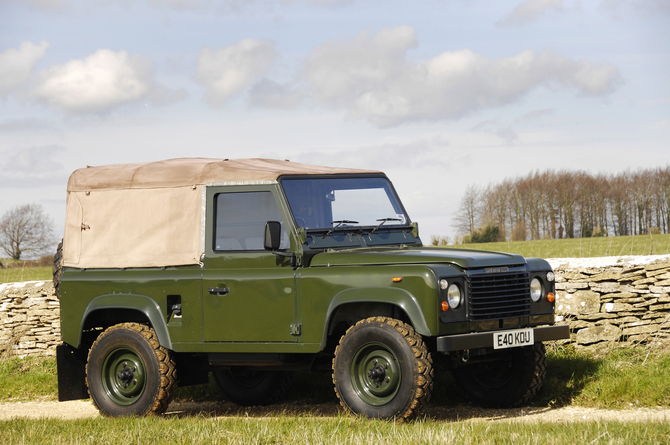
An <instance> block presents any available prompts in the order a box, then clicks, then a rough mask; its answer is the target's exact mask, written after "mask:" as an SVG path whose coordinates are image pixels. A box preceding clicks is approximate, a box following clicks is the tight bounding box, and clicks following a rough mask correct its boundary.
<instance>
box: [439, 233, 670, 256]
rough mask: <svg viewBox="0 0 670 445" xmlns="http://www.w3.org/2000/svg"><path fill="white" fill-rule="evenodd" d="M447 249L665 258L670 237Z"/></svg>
mask: <svg viewBox="0 0 670 445" xmlns="http://www.w3.org/2000/svg"><path fill="white" fill-rule="evenodd" d="M446 247H455V248H460V249H471V250H491V251H496V252H510V253H517V254H520V255H523V256H525V257H539V258H589V257H602V256H620V255H664V254H670V234H665V235H638V236H616V237H598V238H573V239H554V240H535V241H507V242H499V243H478V244H458V245H450V246H446Z"/></svg>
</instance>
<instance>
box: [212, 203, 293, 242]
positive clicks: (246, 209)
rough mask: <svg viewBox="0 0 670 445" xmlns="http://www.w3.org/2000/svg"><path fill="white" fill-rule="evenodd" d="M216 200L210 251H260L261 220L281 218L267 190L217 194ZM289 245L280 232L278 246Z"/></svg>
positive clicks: (263, 223) (261, 237)
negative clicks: (214, 222)
mask: <svg viewBox="0 0 670 445" xmlns="http://www.w3.org/2000/svg"><path fill="white" fill-rule="evenodd" d="M214 200H215V202H216V224H215V229H214V231H215V232H214V250H224V251H225V250H264V249H263V236H264V234H265V223H266V222H268V221H279V222H281V223H282V226H283V221H282V218H281V215H280V214H279V209H277V204H276V203H275V200H274V197H273V196H272V193H270V192H244V193H219V194H218V195H216V196H215V198H214ZM288 247H289V239H288V234H287V233H286V229H285V228H284V230H283V232H282V242H281V246H280V248H281V249H287V248H288Z"/></svg>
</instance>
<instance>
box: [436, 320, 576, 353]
mask: <svg viewBox="0 0 670 445" xmlns="http://www.w3.org/2000/svg"><path fill="white" fill-rule="evenodd" d="M493 334H494V333H493V332H481V333H475V334H460V335H449V336H444V337H437V350H438V351H439V352H449V351H462V350H465V349H483V348H493ZM533 336H534V339H535V343H539V342H543V341H551V340H564V339H568V338H570V326H567V325H562V326H543V327H539V328H533Z"/></svg>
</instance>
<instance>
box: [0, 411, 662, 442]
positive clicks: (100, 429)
mask: <svg viewBox="0 0 670 445" xmlns="http://www.w3.org/2000/svg"><path fill="white" fill-rule="evenodd" d="M668 437H670V423H667V422H649V423H620V422H578V423H568V424H560V423H534V424H523V423H517V422H454V423H449V422H438V421H432V420H420V421H416V422H410V423H406V424H397V423H394V422H385V421H375V420H367V419H358V418H355V417H352V416H347V415H341V416H338V417H331V418H317V417H311V416H276V417H272V418H261V419H258V418H244V417H242V418H240V417H232V418H231V417H216V418H207V417H178V416H176V417H159V418H149V419H138V418H131V419H105V418H98V419H87V420H77V421H59V420H46V419H45V420H41V421H39V422H35V421H34V420H25V419H19V420H11V421H2V422H0V441H2V442H3V443H12V444H18V443H21V444H23V443H31V444H84V443H86V444H89V443H90V444H99V443H123V444H147V443H162V444H182V443H184V444H193V443H197V444H244V445H247V444H260V445H264V444H352V445H353V444H366V445H367V444H398V445H401V444H402V445H405V444H426V445H429V444H430V445H435V444H506V443H512V444H546V443H549V444H568V445H574V444H593V443H605V444H631V443H634V444H665V443H668Z"/></svg>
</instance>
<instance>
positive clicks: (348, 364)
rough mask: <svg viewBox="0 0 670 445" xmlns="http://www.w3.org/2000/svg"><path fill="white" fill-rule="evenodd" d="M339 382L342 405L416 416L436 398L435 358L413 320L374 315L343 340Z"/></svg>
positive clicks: (336, 366)
mask: <svg viewBox="0 0 670 445" xmlns="http://www.w3.org/2000/svg"><path fill="white" fill-rule="evenodd" d="M333 383H334V384H335V392H336V393H337V396H338V397H339V399H340V403H341V405H342V406H343V407H344V408H346V409H348V410H350V411H351V412H353V413H355V414H362V415H365V416H367V417H373V418H379V419H391V418H396V419H398V420H405V419H411V418H413V417H415V416H416V415H417V414H418V413H419V412H420V411H421V410H422V409H423V408H424V407H425V405H426V404H427V403H428V401H429V400H430V394H431V390H432V387H433V366H432V358H431V356H430V354H429V353H428V350H427V349H426V346H425V344H424V343H423V339H422V338H421V336H420V335H419V334H417V333H416V332H415V331H414V329H413V328H412V327H411V326H409V325H408V324H405V323H403V322H401V321H399V320H395V319H391V318H386V317H372V318H368V319H366V320H361V321H359V322H358V323H356V325H355V326H352V327H351V328H349V330H348V331H347V333H346V334H345V335H344V336H342V338H341V339H340V344H339V345H338V346H337V349H336V350H335V358H334V359H333Z"/></svg>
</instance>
